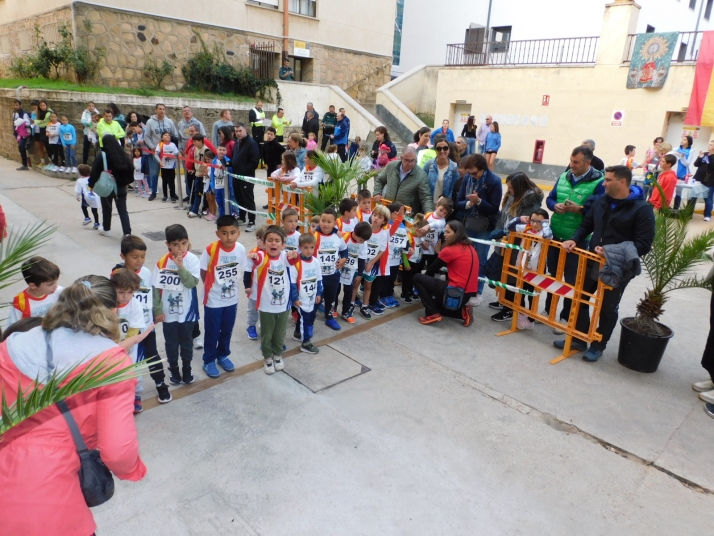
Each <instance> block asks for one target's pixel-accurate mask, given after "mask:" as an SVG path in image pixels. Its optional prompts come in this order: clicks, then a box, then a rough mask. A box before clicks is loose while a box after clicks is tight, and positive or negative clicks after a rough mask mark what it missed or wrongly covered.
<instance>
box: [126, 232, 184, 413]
mask: <svg viewBox="0 0 714 536" xmlns="http://www.w3.org/2000/svg"><path fill="white" fill-rule="evenodd" d="M120 257H121V258H122V260H123V261H124V263H123V264H117V265H116V266H115V267H114V270H116V269H117V268H126V269H127V270H129V271H131V272H132V273H134V274H136V275H138V276H139V279H141V283H140V284H139V288H138V289H137V290H135V291H134V301H136V302H137V303H139V304H140V305H141V308H142V311H143V313H144V322H145V323H146V325H147V326H149V325H152V324H153V323H154V311H153V303H152V301H153V295H152V287H153V280H154V277H153V275H152V274H151V270H149V269H148V268H147V267H146V266H144V263H145V262H146V243H145V242H144V241H143V240H142V239H141V238H139V237H138V236H133V235H130V236H125V237H124V238H122V241H121V253H120ZM145 359H146V360H147V361H148V362H149V363H151V366H150V367H149V372H150V373H151V379H152V380H154V383H155V384H156V394H157V398H158V400H159V403H161V404H167V403H169V402H171V400H172V397H171V393H170V392H169V387H168V385H166V383H165V380H166V376H165V375H164V364H163V363H162V362H161V356H160V355H159V352H158V350H157V349H156V331H155V330H153V329H152V330H151V331H149V333H148V334H147V335H146V337H145V338H144V340H143V341H141V342H140V343H139V345H138V348H137V361H143V360H145Z"/></svg>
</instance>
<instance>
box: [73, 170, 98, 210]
mask: <svg viewBox="0 0 714 536" xmlns="http://www.w3.org/2000/svg"><path fill="white" fill-rule="evenodd" d="M74 193H75V194H77V195H81V196H83V197H84V201H85V203H87V205H88V206H89V208H99V205H100V203H101V201H100V200H99V197H98V196H97V195H96V194H95V193H94V192H90V191H89V177H80V178H78V179H77V182H75V183H74Z"/></svg>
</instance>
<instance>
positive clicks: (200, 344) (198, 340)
mask: <svg viewBox="0 0 714 536" xmlns="http://www.w3.org/2000/svg"><path fill="white" fill-rule="evenodd" d="M193 347H194V348H195V349H196V350H201V349H202V348H203V339H202V338H201V337H196V338H195V339H193Z"/></svg>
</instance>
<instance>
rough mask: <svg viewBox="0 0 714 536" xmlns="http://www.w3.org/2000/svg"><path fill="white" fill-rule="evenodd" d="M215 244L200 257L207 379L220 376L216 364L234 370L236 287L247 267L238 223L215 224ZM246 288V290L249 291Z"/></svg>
mask: <svg viewBox="0 0 714 536" xmlns="http://www.w3.org/2000/svg"><path fill="white" fill-rule="evenodd" d="M216 228H217V230H216V236H217V237H218V240H217V241H216V242H213V243H212V244H211V245H209V246H208V247H207V248H206V249H205V250H204V252H203V254H202V255H201V261H200V262H201V279H202V280H203V307H204V309H203V311H204V316H203V330H204V332H205V333H204V342H203V344H204V346H203V370H204V372H205V373H206V374H207V375H208V377H209V378H218V377H219V376H220V375H221V373H220V371H219V370H218V367H217V366H216V363H218V365H219V366H220V367H221V368H222V369H223V370H225V371H226V372H233V371H234V370H235V366H234V365H233V362H232V361H231V360H230V359H229V357H228V356H229V355H231V348H230V345H231V335H232V334H233V326H234V325H235V323H236V314H237V311H238V284H239V283H240V282H241V279H243V273H244V272H245V267H246V266H247V265H248V262H247V260H246V255H245V248H244V247H243V244H240V243H239V242H238V238H239V237H240V229H238V220H236V218H235V217H233V216H230V215H227V216H221V217H220V218H218V219H217V220H216ZM249 288H250V287H249Z"/></svg>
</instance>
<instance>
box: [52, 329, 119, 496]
mask: <svg viewBox="0 0 714 536" xmlns="http://www.w3.org/2000/svg"><path fill="white" fill-rule="evenodd" d="M50 335H51V332H50V331H48V332H45V342H46V344H47V368H48V370H53V369H54V363H53V359H52V347H51V346H50ZM56 406H57V407H58V408H59V410H60V411H61V412H62V416H63V417H64V419H65V421H67V427H68V428H69V431H70V432H71V434H72V439H73V440H74V444H75V446H76V448H77V455H78V456H79V473H78V476H79V487H80V488H81V490H82V495H84V502H85V503H87V506H89V507H90V508H91V507H92V506H99V505H100V504H104V503H105V502H107V501H108V500H109V499H111V498H112V496H113V495H114V477H113V476H112V473H111V471H110V470H109V469H108V468H107V466H106V465H104V462H103V461H102V458H101V456H100V454H99V451H98V450H96V449H94V450H89V449H88V448H87V445H86V444H85V443H84V439H83V438H82V433H81V432H80V431H79V427H78V426H77V421H75V420H74V417H73V416H72V412H71V411H70V409H69V407H68V406H67V403H66V402H65V401H64V400H60V401H59V402H57V404H56Z"/></svg>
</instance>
